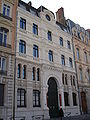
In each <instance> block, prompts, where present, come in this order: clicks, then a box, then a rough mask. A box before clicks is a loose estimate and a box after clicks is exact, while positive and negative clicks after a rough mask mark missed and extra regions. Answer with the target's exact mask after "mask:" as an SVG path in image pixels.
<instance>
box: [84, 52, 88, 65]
mask: <svg viewBox="0 0 90 120" xmlns="http://www.w3.org/2000/svg"><path fill="white" fill-rule="evenodd" d="M84 56H85V62H86V63H87V62H88V59H87V53H86V52H84Z"/></svg>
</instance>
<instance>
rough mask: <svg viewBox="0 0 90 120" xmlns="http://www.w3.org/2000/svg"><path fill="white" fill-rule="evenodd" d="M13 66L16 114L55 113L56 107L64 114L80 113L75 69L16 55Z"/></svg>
mask: <svg viewBox="0 0 90 120" xmlns="http://www.w3.org/2000/svg"><path fill="white" fill-rule="evenodd" d="M16 69H17V70H16V73H17V75H16V99H15V101H16V102H15V103H16V110H15V111H16V115H15V116H16V118H20V119H21V118H22V119H24V118H25V120H32V119H36V117H39V118H40V119H42V118H44V119H47V118H53V117H58V116H59V110H60V108H62V109H63V111H64V116H65V115H67V114H70V115H71V116H74V115H79V114H80V109H79V100H78V88H77V81H76V76H75V75H76V74H75V72H72V71H68V70H63V69H62V68H60V67H55V66H53V65H46V64H39V63H38V64H37V63H32V62H25V61H21V60H20V59H18V60H17V63H16Z"/></svg>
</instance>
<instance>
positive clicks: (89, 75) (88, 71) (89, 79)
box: [87, 69, 90, 82]
mask: <svg viewBox="0 0 90 120" xmlns="http://www.w3.org/2000/svg"><path fill="white" fill-rule="evenodd" d="M87 79H88V81H89V82H90V70H89V69H88V70H87Z"/></svg>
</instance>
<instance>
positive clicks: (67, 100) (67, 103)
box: [64, 92, 69, 106]
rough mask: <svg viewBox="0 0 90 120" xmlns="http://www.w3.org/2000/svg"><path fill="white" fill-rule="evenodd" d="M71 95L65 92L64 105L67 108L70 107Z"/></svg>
mask: <svg viewBox="0 0 90 120" xmlns="http://www.w3.org/2000/svg"><path fill="white" fill-rule="evenodd" d="M68 97H69V94H68V93H67V92H64V103H65V106H69V98H68Z"/></svg>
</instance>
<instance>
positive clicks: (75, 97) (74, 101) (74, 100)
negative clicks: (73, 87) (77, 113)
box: [72, 93, 77, 106]
mask: <svg viewBox="0 0 90 120" xmlns="http://www.w3.org/2000/svg"><path fill="white" fill-rule="evenodd" d="M72 97H73V106H76V105H77V96H76V93H72Z"/></svg>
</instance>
